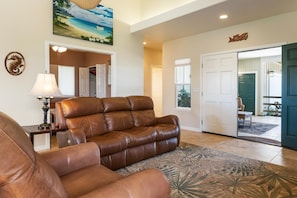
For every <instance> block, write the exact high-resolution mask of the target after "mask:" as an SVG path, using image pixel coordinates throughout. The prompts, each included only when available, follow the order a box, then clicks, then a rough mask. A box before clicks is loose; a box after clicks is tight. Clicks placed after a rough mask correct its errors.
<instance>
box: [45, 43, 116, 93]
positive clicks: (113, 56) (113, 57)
mask: <svg viewBox="0 0 297 198" xmlns="http://www.w3.org/2000/svg"><path fill="white" fill-rule="evenodd" d="M51 45H57V46H63V47H66V48H69V49H76V50H80V51H87V52H93V53H99V54H107V55H110V57H111V61H110V65H111V74H112V75H111V84H112V86H111V96H116V84H117V81H116V80H117V78H116V70H117V66H116V65H117V64H116V52H113V51H107V50H102V49H95V48H89V47H83V46H79V45H71V44H65V43H60V42H55V41H48V40H46V41H45V72H46V73H47V72H49V71H50V51H49V49H50V46H51Z"/></svg>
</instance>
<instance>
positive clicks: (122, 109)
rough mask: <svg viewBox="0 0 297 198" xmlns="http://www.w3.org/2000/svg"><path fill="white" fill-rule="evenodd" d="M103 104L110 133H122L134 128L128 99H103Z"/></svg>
mask: <svg viewBox="0 0 297 198" xmlns="http://www.w3.org/2000/svg"><path fill="white" fill-rule="evenodd" d="M102 103H103V106H104V113H105V121H106V124H107V129H108V130H109V131H121V130H125V129H130V128H132V127H134V122H133V117H132V114H131V106H130V102H129V100H128V99H127V98H126V97H111V98H102Z"/></svg>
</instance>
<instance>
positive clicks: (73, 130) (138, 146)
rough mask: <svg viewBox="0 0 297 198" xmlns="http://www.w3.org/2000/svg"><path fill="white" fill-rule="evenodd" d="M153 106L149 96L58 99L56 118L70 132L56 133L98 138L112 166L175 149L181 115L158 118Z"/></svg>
mask: <svg viewBox="0 0 297 198" xmlns="http://www.w3.org/2000/svg"><path fill="white" fill-rule="evenodd" d="M153 107H154V105H153V101H152V99H151V98H150V97H147V96H129V97H111V98H94V97H79V98H71V99H65V100H62V101H60V102H57V103H56V120H57V124H58V127H59V128H60V129H61V130H67V132H66V133H65V132H58V133H57V138H58V142H59V144H60V145H65V142H68V143H70V144H80V143H85V142H95V143H96V144H97V145H98V146H99V149H100V154H101V163H102V164H103V165H104V166H106V167H108V168H110V169H112V170H116V169H118V168H121V167H125V166H127V165H130V164H132V163H135V162H138V161H141V160H144V159H147V158H150V157H153V156H156V155H158V154H161V153H165V152H168V151H172V150H174V149H175V148H176V147H177V146H178V145H179V141H180V125H179V119H178V117H177V116H175V115H167V116H164V117H160V118H157V117H155V113H154V109H153ZM65 136H66V137H67V138H65ZM63 137H64V138H63ZM59 139H60V140H59ZM61 142H62V143H61Z"/></svg>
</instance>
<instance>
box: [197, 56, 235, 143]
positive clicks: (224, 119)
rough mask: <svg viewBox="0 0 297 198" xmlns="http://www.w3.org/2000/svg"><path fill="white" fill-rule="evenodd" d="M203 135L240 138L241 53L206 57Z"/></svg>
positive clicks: (203, 60)
mask: <svg viewBox="0 0 297 198" xmlns="http://www.w3.org/2000/svg"><path fill="white" fill-rule="evenodd" d="M202 62H203V66H202V79H203V80H202V131H206V132H212V133H217V134H222V135H227V136H234V137H236V136H237V53H228V54H219V55H209V56H203V57H202Z"/></svg>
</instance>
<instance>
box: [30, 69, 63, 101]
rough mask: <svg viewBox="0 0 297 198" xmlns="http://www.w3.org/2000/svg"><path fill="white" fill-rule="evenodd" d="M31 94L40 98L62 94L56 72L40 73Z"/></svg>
mask: <svg viewBox="0 0 297 198" xmlns="http://www.w3.org/2000/svg"><path fill="white" fill-rule="evenodd" d="M31 94H32V95H35V96H37V97H38V98H52V97H57V96H62V94H61V92H60V90H59V88H58V86H57V82H56V78H55V75H54V74H38V75H37V78H36V81H35V84H34V86H33V88H32V90H31Z"/></svg>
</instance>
